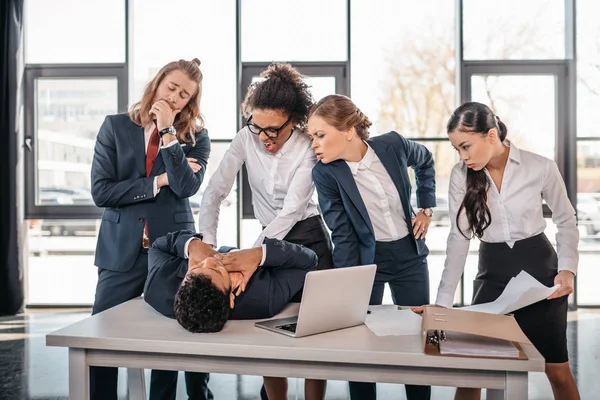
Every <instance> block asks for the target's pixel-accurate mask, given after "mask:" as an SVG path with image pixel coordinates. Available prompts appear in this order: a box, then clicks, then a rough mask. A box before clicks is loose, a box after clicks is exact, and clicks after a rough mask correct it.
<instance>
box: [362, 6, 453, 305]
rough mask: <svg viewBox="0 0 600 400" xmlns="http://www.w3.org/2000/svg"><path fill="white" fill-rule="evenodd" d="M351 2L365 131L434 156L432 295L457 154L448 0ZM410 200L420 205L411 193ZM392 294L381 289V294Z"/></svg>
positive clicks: (443, 243)
mask: <svg viewBox="0 0 600 400" xmlns="http://www.w3.org/2000/svg"><path fill="white" fill-rule="evenodd" d="M351 7H352V8H351V17H352V21H351V23H352V25H351V26H352V30H351V44H352V49H351V54H352V68H351V81H350V84H351V93H352V99H353V100H354V102H355V103H356V104H357V105H358V106H359V107H360V108H361V110H362V111H363V112H364V113H365V114H366V115H367V116H368V117H369V119H370V120H371V121H372V122H373V126H372V127H371V136H376V135H379V134H382V133H386V132H389V131H390V130H394V131H397V132H398V133H400V134H402V135H403V136H405V137H407V138H409V139H415V140H418V141H419V142H420V143H422V144H424V145H425V146H427V148H428V149H429V150H430V151H431V152H432V154H433V156H434V158H435V162H436V197H437V203H438V207H436V209H435V211H434V221H433V223H432V226H431V228H430V229H429V233H428V235H427V246H428V247H429V249H430V255H429V257H428V264H429V273H430V294H431V301H432V302H433V301H435V296H436V293H437V286H438V284H439V281H440V277H441V274H442V271H443V268H444V259H445V249H446V238H447V236H448V232H449V223H448V206H447V204H448V182H449V177H450V171H451V170H452V167H453V166H454V164H455V163H456V161H457V159H456V154H455V152H454V150H453V149H452V146H451V145H450V142H449V141H448V140H447V136H446V131H445V126H446V121H447V119H448V117H449V115H450V113H452V110H453V109H454V108H455V99H456V88H455V54H454V53H455V43H454V23H455V15H454V4H453V2H451V1H446V0H434V1H426V2H416V1H396V0H386V1H377V2H365V1H360V0H354V1H351ZM431 21H435V24H432V23H431ZM411 171H412V170H411ZM413 187H414V179H413ZM413 192H414V191H413ZM413 207H414V208H415V210H418V208H416V207H417V205H416V201H415V199H414V196H413ZM390 300H391V298H390V297H389V295H388V294H387V292H386V296H385V297H384V301H390Z"/></svg>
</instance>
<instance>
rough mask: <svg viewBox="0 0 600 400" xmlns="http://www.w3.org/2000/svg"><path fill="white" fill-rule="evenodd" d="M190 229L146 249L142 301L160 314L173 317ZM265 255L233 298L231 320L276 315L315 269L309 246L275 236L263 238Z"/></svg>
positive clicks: (157, 241) (184, 269)
mask: <svg viewBox="0 0 600 400" xmlns="http://www.w3.org/2000/svg"><path fill="white" fill-rule="evenodd" d="M191 237H197V238H201V235H200V234H196V235H194V234H192V232H191V231H180V232H175V233H170V234H168V235H167V236H164V237H161V238H158V239H156V241H155V242H154V243H153V244H152V248H151V249H150V251H149V252H148V266H149V267H148V279H146V285H145V288H144V300H145V301H146V303H148V304H150V305H151V306H152V307H153V308H154V309H155V310H156V311H158V312H159V313H161V314H162V315H164V316H166V317H169V318H175V312H174V311H173V304H174V302H175V294H176V293H177V290H178V289H179V286H180V285H181V282H182V281H183V278H184V277H185V274H186V272H187V268H188V260H186V259H185V258H184V246H185V243H186V242H187V241H188V239H190V238H191ZM264 243H265V245H266V249H267V257H266V258H265V262H264V264H263V266H261V267H258V269H257V270H256V272H254V275H252V277H251V278H250V280H249V281H248V285H247V286H246V290H245V291H244V292H242V293H241V294H240V295H239V296H237V297H236V299H235V306H234V308H233V309H232V310H231V312H230V314H229V318H230V319H258V318H270V317H272V316H274V315H276V314H278V313H279V312H280V311H281V310H283V308H284V307H285V306H286V304H288V303H289V301H290V299H291V298H292V297H294V295H295V294H296V293H298V292H299V291H300V290H301V289H302V287H303V286H304V277H305V276H306V274H307V273H308V272H309V271H313V270H316V268H317V263H318V259H317V255H316V254H315V253H314V252H313V251H312V250H310V249H308V248H306V247H304V246H301V245H298V244H293V243H289V242H286V241H283V240H277V239H268V238H267V239H265V241H264Z"/></svg>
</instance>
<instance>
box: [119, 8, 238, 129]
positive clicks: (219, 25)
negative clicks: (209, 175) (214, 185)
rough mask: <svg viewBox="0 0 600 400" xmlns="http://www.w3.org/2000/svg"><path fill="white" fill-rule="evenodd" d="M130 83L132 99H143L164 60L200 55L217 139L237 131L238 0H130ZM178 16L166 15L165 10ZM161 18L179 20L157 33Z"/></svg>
mask: <svg viewBox="0 0 600 400" xmlns="http://www.w3.org/2000/svg"><path fill="white" fill-rule="evenodd" d="M129 3H130V4H131V30H132V36H131V37H132V39H131V42H132V43H131V47H130V52H131V61H130V67H131V81H130V82H131V83H130V93H129V103H130V104H132V103H134V102H137V101H139V99H140V98H141V95H142V92H143V89H144V87H145V86H146V84H147V83H148V82H149V81H150V80H151V79H153V78H154V76H155V75H156V73H157V72H158V71H159V70H160V68H162V67H163V66H164V65H165V64H167V63H169V62H171V61H175V60H179V59H186V60H191V59H193V58H198V59H200V61H201V62H202V64H201V66H200V68H201V70H202V74H203V75H204V81H203V83H202V103H201V110H202V115H203V116H204V117H205V121H206V127H207V129H208V133H209V135H210V137H211V138H212V139H231V138H233V137H234V136H235V134H236V132H237V131H236V127H237V125H236V123H237V115H238V112H239V104H237V99H236V92H237V85H236V82H237V78H236V77H237V75H236V58H235V52H236V44H235V43H236V36H235V4H236V2H235V1H211V0H201V1H186V0H172V1H169V2H164V1H162V0H131V1H130V2H129ZM166 15H171V16H175V15H176V16H177V21H176V23H175V22H172V21H171V22H169V21H165V16H166ZM157 21H165V22H164V23H165V24H166V25H167V26H171V25H172V24H175V25H174V27H173V31H172V32H170V33H168V34H157V31H156V27H157ZM157 49H160V51H157Z"/></svg>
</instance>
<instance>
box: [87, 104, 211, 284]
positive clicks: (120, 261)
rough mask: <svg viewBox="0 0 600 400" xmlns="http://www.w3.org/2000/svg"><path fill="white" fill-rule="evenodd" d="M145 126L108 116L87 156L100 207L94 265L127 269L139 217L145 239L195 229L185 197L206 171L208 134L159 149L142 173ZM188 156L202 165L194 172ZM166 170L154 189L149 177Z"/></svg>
mask: <svg viewBox="0 0 600 400" xmlns="http://www.w3.org/2000/svg"><path fill="white" fill-rule="evenodd" d="M145 154H146V152H145V141H144V128H143V127H141V126H139V125H136V124H135V123H134V122H133V121H132V120H131V119H130V118H129V115H127V114H118V115H109V116H107V117H106V119H105V120H104V123H103V124H102V127H100V132H99V133H98V137H97V139H96V146H95V148H94V159H93V161H92V173H91V181H92V197H93V199H94V202H95V203H96V205H97V206H98V207H103V208H104V212H103V213H102V223H101V225H100V233H99V234H98V243H97V246H96V259H95V261H94V263H95V265H96V266H97V267H100V268H103V269H108V270H111V271H119V272H126V271H129V270H130V269H131V268H132V267H133V264H134V262H135V259H136V258H137V256H138V253H139V251H140V247H141V242H142V233H143V229H144V222H145V221H146V220H147V221H148V236H149V238H150V243H152V242H153V241H154V240H155V239H156V238H158V237H161V236H164V235H166V234H167V233H169V232H175V231H179V230H182V229H191V230H194V229H195V225H194V218H193V216H192V210H191V208H190V203H189V201H188V199H187V198H188V197H190V196H193V195H194V194H196V192H197V191H198V189H199V188H200V185H201V184H202V181H203V180H204V173H205V171H206V164H207V163H208V156H209V154H210V139H209V138H208V134H207V132H206V131H202V132H200V133H198V134H196V145H195V146H192V143H176V144H174V145H172V146H171V147H168V148H166V149H161V150H160V152H159V154H158V156H157V158H156V161H155V162H154V168H152V173H151V174H150V176H149V177H146V155H145ZM187 157H193V158H196V159H197V160H198V161H197V162H198V163H199V164H200V165H201V167H202V168H200V171H198V172H197V173H194V171H193V170H192V168H191V167H190V166H189V165H188V161H187V159H186V158H187ZM165 171H166V172H167V174H168V176H169V186H163V187H162V188H161V189H160V192H158V194H157V196H156V197H155V196H154V193H153V182H154V177H156V176H157V175H160V174H162V173H163V172H165Z"/></svg>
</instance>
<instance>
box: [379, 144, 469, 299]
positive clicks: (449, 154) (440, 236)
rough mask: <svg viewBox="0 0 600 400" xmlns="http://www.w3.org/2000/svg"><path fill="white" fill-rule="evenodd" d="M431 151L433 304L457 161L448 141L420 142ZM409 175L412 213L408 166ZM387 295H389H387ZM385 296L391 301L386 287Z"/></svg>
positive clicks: (413, 200) (443, 255) (413, 201)
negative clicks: (433, 205) (432, 169)
mask: <svg viewBox="0 0 600 400" xmlns="http://www.w3.org/2000/svg"><path fill="white" fill-rule="evenodd" d="M420 143H421V144H423V145H424V146H425V147H427V148H428V149H429V151H431V153H432V154H433V158H434V160H435V180H436V182H435V183H436V188H435V191H436V204H437V205H436V207H435V208H434V209H433V217H432V218H431V225H430V226H429V231H428V233H427V237H426V243H427V247H428V248H429V256H428V257H427V264H428V267H429V295H430V302H431V303H432V304H433V303H434V302H435V298H436V296H437V290H438V286H439V284H440V280H441V278H442V272H443V271H444V261H445V260H446V242H447V240H448V234H449V233H450V218H449V215H448V187H449V183H450V173H451V172H452V168H453V167H454V165H455V164H456V162H457V161H458V158H457V153H456V151H455V150H454V148H453V147H452V145H451V144H450V142H449V141H443V142H425V141H423V142H420ZM408 171H409V177H410V181H411V185H412V188H413V189H412V197H411V204H412V207H413V209H414V211H415V212H417V211H418V210H419V208H418V207H417V198H416V195H415V192H416V184H415V178H414V171H413V169H412V168H409V169H408ZM456 293H457V295H456V299H457V301H458V299H460V289H459V288H457V290H456ZM388 295H389V296H388ZM384 299H387V300H388V302H387V304H392V297H391V292H389V290H388V287H387V286H386V291H385V295H384Z"/></svg>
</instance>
